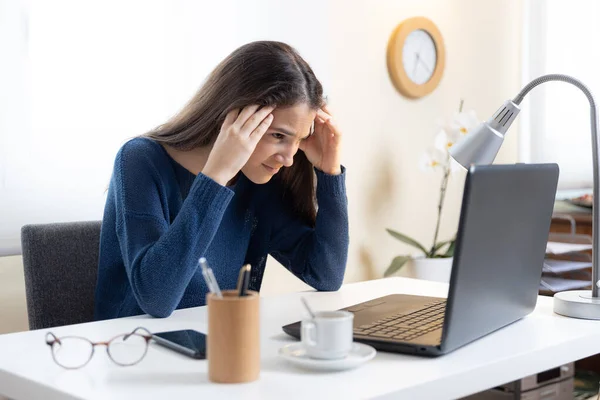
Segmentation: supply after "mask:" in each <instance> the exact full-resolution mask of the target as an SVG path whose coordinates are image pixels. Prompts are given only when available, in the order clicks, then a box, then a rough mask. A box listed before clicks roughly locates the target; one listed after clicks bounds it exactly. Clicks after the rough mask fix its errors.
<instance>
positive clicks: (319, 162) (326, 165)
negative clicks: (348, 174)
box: [300, 106, 342, 175]
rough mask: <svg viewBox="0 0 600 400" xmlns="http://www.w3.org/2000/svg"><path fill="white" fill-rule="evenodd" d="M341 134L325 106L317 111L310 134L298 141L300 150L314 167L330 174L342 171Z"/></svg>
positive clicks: (337, 173)
mask: <svg viewBox="0 0 600 400" xmlns="http://www.w3.org/2000/svg"><path fill="white" fill-rule="evenodd" d="M341 141H342V134H341V132H340V131H339V129H338V127H337V125H336V124H335V122H334V121H333V118H332V117H331V113H330V112H329V110H328V109H327V107H326V106H323V107H322V108H321V109H319V110H318V111H317V115H316V117H315V129H314V132H313V134H312V135H310V136H309V137H308V138H306V139H304V140H303V141H302V142H300V150H302V151H303V152H304V154H306V158H308V161H310V163H311V164H312V165H314V166H315V168H317V169H319V170H321V171H323V172H325V173H326V174H330V175H339V174H340V173H341V172H342V167H341V162H340V150H341Z"/></svg>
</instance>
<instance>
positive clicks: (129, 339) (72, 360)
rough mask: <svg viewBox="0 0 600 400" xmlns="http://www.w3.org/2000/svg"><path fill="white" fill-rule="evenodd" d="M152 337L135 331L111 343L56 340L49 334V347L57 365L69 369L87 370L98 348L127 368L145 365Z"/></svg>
mask: <svg viewBox="0 0 600 400" xmlns="http://www.w3.org/2000/svg"><path fill="white" fill-rule="evenodd" d="M150 339H152V333H150V331H149V330H148V329H146V328H142V327H138V328H135V329H134V330H133V331H132V332H131V333H125V334H122V335H119V336H115V337H114V338H112V339H110V340H109V341H108V342H96V343H94V342H92V341H90V340H89V339H86V338H83V337H79V336H64V337H60V338H58V337H56V336H55V335H54V334H53V333H52V332H48V333H47V334H46V344H47V345H48V346H50V350H51V351H52V358H53V359H54V362H55V363H57V364H58V365H60V366H61V367H63V368H66V369H77V368H81V367H83V366H85V365H86V364H87V363H88V362H90V360H91V359H92V356H93V355H94V349H95V348H96V346H106V352H107V354H108V357H109V358H110V359H111V360H112V361H113V362H114V363H115V364H117V365H121V366H123V367H127V366H130V365H135V364H137V363H139V362H140V361H142V359H143V358H144V356H145V355H146V352H147V351H148V343H149V342H150Z"/></svg>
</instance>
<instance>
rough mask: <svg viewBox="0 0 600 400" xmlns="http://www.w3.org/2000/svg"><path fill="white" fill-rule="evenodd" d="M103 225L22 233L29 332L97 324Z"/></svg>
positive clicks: (26, 228) (34, 228) (77, 224)
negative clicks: (94, 322)
mask: <svg viewBox="0 0 600 400" xmlns="http://www.w3.org/2000/svg"><path fill="white" fill-rule="evenodd" d="M101 224H102V223H101V221H88V222H69V223H55V224H41V225H25V226H23V227H22V228H21V245H22V248H23V267H24V272H25V293H26V297H27V314H28V317H29V329H43V328H49V327H53V326H60V325H69V324H77V323H81V322H89V321H92V320H93V318H94V292H95V290H96V279H97V276H98V251H99V243H100V226H101Z"/></svg>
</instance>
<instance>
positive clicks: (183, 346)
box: [152, 329, 206, 360]
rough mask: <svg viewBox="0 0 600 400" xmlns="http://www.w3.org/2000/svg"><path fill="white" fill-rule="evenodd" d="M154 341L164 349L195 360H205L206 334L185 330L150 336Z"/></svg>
mask: <svg viewBox="0 0 600 400" xmlns="http://www.w3.org/2000/svg"><path fill="white" fill-rule="evenodd" d="M152 339H154V341H155V342H156V343H157V344H159V345H161V346H164V347H167V348H169V349H171V350H174V351H176V352H178V353H181V354H184V355H186V356H188V357H192V358H195V359H197V360H204V359H205V358H206V334H204V333H202V332H198V331H195V330H193V329H186V330H181V331H170V332H159V333H154V334H153V335H152Z"/></svg>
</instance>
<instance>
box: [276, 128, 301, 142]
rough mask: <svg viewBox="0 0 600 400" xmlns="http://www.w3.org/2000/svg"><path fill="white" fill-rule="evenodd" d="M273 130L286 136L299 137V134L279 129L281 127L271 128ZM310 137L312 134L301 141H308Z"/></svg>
mask: <svg viewBox="0 0 600 400" xmlns="http://www.w3.org/2000/svg"><path fill="white" fill-rule="evenodd" d="M271 129H273V130H274V131H277V132H280V133H283V134H284V135H286V136H291V137H297V136H298V135H297V134H295V133H293V132H290V131H289V130H287V129H284V128H279V127H276V126H271ZM309 136H310V134H308V135H306V136H305V137H303V138H301V139H300V140H302V139H306V138H307V137H309Z"/></svg>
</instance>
